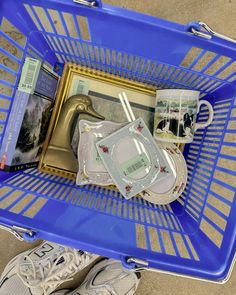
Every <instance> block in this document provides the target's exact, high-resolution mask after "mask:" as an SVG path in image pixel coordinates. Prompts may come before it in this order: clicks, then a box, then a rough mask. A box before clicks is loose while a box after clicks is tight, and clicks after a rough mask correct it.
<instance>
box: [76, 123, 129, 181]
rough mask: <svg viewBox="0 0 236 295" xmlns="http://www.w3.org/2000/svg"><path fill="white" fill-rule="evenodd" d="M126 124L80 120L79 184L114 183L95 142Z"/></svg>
mask: <svg viewBox="0 0 236 295" xmlns="http://www.w3.org/2000/svg"><path fill="white" fill-rule="evenodd" d="M126 124H127V123H114V122H110V121H99V122H90V121H87V120H81V121H80V122H79V132H80V140H79V145H78V161H79V171H78V174H77V179H76V183H77V185H85V184H97V185H111V184H114V182H113V180H112V178H111V177H110V175H109V173H108V172H107V170H106V168H105V167H104V165H103V162H102V160H101V158H100V156H99V154H98V152H97V149H96V146H95V143H96V142H97V141H99V140H101V139H102V138H104V137H106V136H108V135H109V134H111V133H113V132H115V131H117V130H118V129H120V128H121V127H123V126H125V125H126Z"/></svg>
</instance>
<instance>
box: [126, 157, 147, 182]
mask: <svg viewBox="0 0 236 295" xmlns="http://www.w3.org/2000/svg"><path fill="white" fill-rule="evenodd" d="M149 165H150V162H149V159H148V157H147V155H146V154H145V153H141V154H140V155H137V156H136V157H134V158H132V159H130V160H128V161H127V162H125V163H124V164H122V165H121V169H122V171H123V173H124V174H125V176H131V177H132V176H135V175H137V174H138V173H139V172H140V171H143V170H145V169H146V168H148V167H149Z"/></svg>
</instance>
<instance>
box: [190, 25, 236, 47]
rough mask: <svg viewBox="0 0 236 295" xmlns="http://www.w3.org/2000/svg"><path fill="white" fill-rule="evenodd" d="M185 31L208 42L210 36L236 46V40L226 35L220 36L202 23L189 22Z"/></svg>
mask: <svg viewBox="0 0 236 295" xmlns="http://www.w3.org/2000/svg"><path fill="white" fill-rule="evenodd" d="M187 31H189V32H191V33H193V34H194V35H195V36H199V37H202V38H205V39H208V40H210V39H211V38H212V36H215V37H218V38H220V39H223V40H226V41H229V42H233V43H235V44H236V40H235V39H232V38H230V37H228V36H226V35H223V34H220V33H217V32H215V31H214V30H212V28H210V27H209V26H208V25H207V24H206V23H204V22H201V21H199V22H190V23H189V24H188V25H187Z"/></svg>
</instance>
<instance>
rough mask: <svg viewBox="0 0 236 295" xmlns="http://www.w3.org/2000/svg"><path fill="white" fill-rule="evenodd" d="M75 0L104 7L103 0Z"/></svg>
mask: <svg viewBox="0 0 236 295" xmlns="http://www.w3.org/2000/svg"><path fill="white" fill-rule="evenodd" d="M73 2H75V3H78V4H81V5H85V6H88V7H99V8H101V7H102V0H73Z"/></svg>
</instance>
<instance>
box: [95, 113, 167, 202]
mask: <svg viewBox="0 0 236 295" xmlns="http://www.w3.org/2000/svg"><path fill="white" fill-rule="evenodd" d="M96 146H97V150H98V152H99V155H100V157H101V159H102V160H103V163H104V166H105V167H106V169H107V171H108V172H109V174H110V175H111V177H112V179H113V181H114V183H115V185H116V186H117V188H118V189H119V191H120V192H121V193H122V194H123V196H124V197H125V198H127V199H129V198H131V197H133V196H135V195H136V194H138V193H140V192H141V191H143V190H145V189H146V188H148V187H150V186H151V185H153V184H154V183H155V181H157V180H161V179H163V178H165V177H167V175H169V174H171V173H172V170H171V169H170V165H169V163H168V162H167V161H166V159H165V156H164V154H163V152H162V150H161V149H160V148H158V146H157V145H156V143H155V141H154V139H153V137H152V135H151V133H150V131H149V130H148V128H147V126H146V125H145V123H144V121H143V119H141V118H139V119H137V120H135V121H133V122H131V123H129V124H128V125H126V126H125V127H123V128H121V129H120V130H118V131H116V132H115V133H113V134H111V135H109V136H108V137H106V138H104V139H102V140H101V141H99V142H98V143H96Z"/></svg>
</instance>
